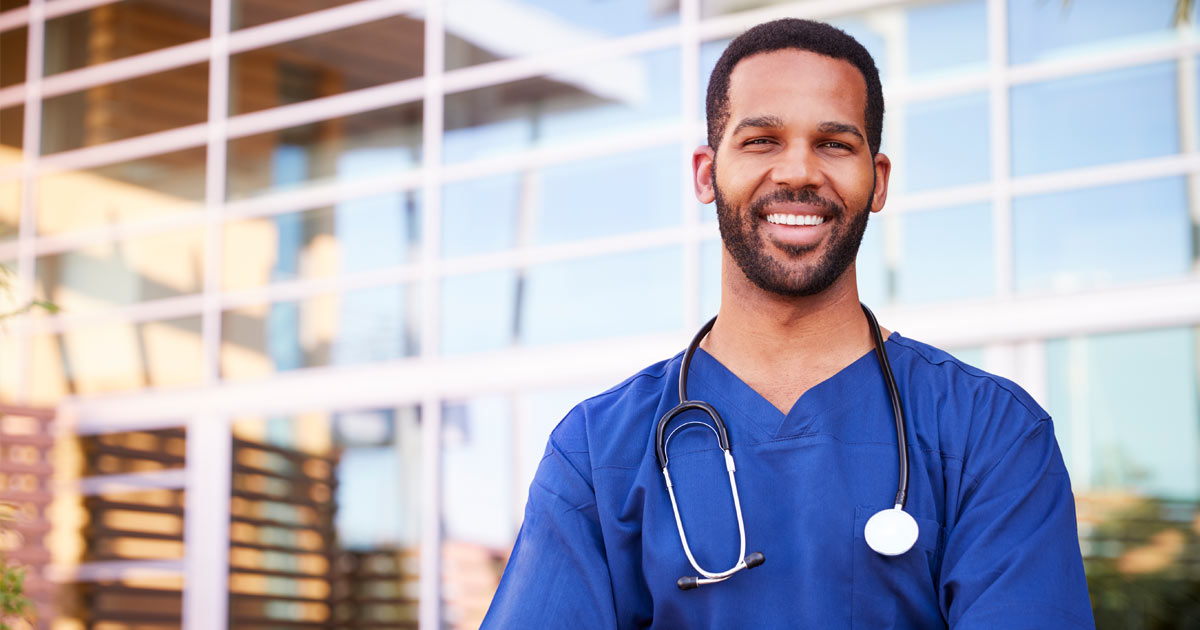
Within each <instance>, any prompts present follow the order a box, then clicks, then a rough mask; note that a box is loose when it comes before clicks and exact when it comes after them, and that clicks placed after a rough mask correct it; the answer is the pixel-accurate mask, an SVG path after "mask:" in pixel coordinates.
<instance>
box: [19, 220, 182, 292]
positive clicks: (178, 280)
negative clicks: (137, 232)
mask: <svg viewBox="0 0 1200 630" xmlns="http://www.w3.org/2000/svg"><path fill="white" fill-rule="evenodd" d="M203 282H204V230H203V229H202V228H193V229H187V230H180V231H173V232H161V233H158V234H151V235H148V236H138V237H135V238H130V239H126V240H123V241H115V242H108V243H99V244H95V245H89V246H86V247H83V248H81V249H76V250H72V251H69V252H64V253H61V254H52V255H49V256H42V257H41V258H38V259H37V291H36V293H37V295H38V298H39V299H48V300H50V301H51V302H53V303H54V304H55V305H57V306H58V307H59V308H61V309H62V310H63V311H66V312H69V313H83V312H88V311H95V310H102V309H105V308H111V307H113V306H119V305H123V304H134V303H137V302H144V301H146V300H157V299H162V298H169V297H176V296H180V295H187V294H191V293H199V292H200V291H202V290H203V288H204V287H203Z"/></svg>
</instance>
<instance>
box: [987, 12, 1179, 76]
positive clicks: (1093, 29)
mask: <svg viewBox="0 0 1200 630" xmlns="http://www.w3.org/2000/svg"><path fill="white" fill-rule="evenodd" d="M1174 15H1175V2H1174V0H1144V1H1141V2H1127V1H1126V0H1090V1H1089V2H1070V3H1065V4H1064V3H1061V2H1042V1H1041V0H1012V1H1011V2H1009V3H1008V49H1009V54H1008V56H1009V60H1010V62H1011V63H1014V64H1018V63H1026V62H1029V61H1037V60H1041V59H1053V58H1059V57H1066V56H1074V55H1085V54H1094V53H1095V52H1097V51H1104V50H1112V49H1113V48H1115V47H1127V46H1134V45H1137V44H1142V43H1149V42H1154V41H1162V40H1165V39H1169V38H1171V37H1173V36H1174V35H1175V29H1174V28H1172V26H1171V18H1172V17H1173V16H1174Z"/></svg>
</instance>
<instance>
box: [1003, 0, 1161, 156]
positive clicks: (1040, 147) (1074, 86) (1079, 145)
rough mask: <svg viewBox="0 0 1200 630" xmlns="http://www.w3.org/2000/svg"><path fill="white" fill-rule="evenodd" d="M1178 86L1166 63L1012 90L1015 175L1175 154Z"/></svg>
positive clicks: (1031, 84)
mask: <svg viewBox="0 0 1200 630" xmlns="http://www.w3.org/2000/svg"><path fill="white" fill-rule="evenodd" d="M1139 10H1143V9H1139ZM1164 15H1166V14H1164ZM1178 82H1179V77H1178V72H1177V71H1176V64H1175V62H1165V63H1156V64H1153V65H1148V66H1139V67H1136V68H1121V69H1118V70H1108V71H1105V72H1099V73H1095V74H1089V75H1085V76H1079V77H1071V78H1067V79H1059V80H1055V81H1047V82H1042V83H1030V84H1028V85H1018V86H1015V87H1013V88H1012V143H1013V146H1012V169H1013V174H1014V175H1031V174H1034V173H1044V172H1046V171H1054V170H1058V169H1064V168H1078V167H1083V166H1093V165H1096V164H1106V163H1109V162H1119V161H1122V160H1136V159H1140V158H1150V157H1158V156H1161V155H1170V154H1172V153H1177V152H1178V151H1179V105H1178V103H1179V98H1178ZM1117 120H1119V121H1121V123H1120V124H1113V121H1117Z"/></svg>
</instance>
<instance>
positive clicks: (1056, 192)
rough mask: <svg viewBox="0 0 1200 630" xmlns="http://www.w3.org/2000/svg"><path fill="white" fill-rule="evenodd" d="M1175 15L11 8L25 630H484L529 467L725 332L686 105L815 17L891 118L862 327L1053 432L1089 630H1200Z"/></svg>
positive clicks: (1, 197) (2, 216)
mask: <svg viewBox="0 0 1200 630" xmlns="http://www.w3.org/2000/svg"><path fill="white" fill-rule="evenodd" d="M1174 13H1175V3H1174V1H1173V0H1147V1H1139V2H1128V1H1125V0H1087V1H1075V2H1061V1H1059V0H947V1H897V0H808V1H799V2H791V3H771V2H765V1H762V0H442V1H441V2H439V1H438V0H428V1H425V0H359V1H357V2H350V1H345V0H211V2H210V1H209V0H0V265H2V266H3V267H4V268H5V269H6V271H5V272H4V273H5V276H4V278H5V280H4V285H5V286H7V287H8V290H7V293H6V294H5V295H4V296H3V297H0V312H8V311H11V310H14V309H20V308H21V307H22V306H23V305H25V304H27V303H29V301H31V300H47V301H50V302H53V303H54V304H56V305H57V306H58V307H59V308H60V309H61V311H60V312H59V313H56V314H55V313H47V312H45V311H42V310H38V309H34V310H32V311H29V312H27V313H24V314H21V315H16V316H10V317H7V318H5V319H4V321H3V322H2V324H0V404H4V405H7V408H6V409H7V411H6V414H7V415H5V416H4V417H2V418H0V499H7V500H9V501H13V502H16V503H18V504H19V505H20V506H21V509H22V511H21V516H22V518H23V519H24V522H23V523H22V522H18V525H17V527H16V530H15V532H16V533H15V537H14V536H12V535H10V536H9V537H8V538H7V539H4V540H0V544H2V545H6V546H7V547H8V548H9V549H10V550H11V551H10V554H12V555H11V556H10V557H11V558H12V559H13V560H14V561H21V562H25V563H28V564H30V565H31V566H33V567H34V573H33V574H32V575H31V576H30V582H31V589H32V590H33V591H35V594H36V595H37V597H38V598H39V601H40V602H41V608H40V610H41V617H40V619H39V622H38V624H39V625H40V626H42V627H54V628H64V629H65V628H105V629H113V630H115V629H118V628H129V629H133V628H137V629H147V630H148V629H150V628H169V627H180V626H181V625H182V626H184V627H186V628H189V629H198V628H224V627H226V626H229V627H238V628H267V627H280V628H283V627H287V628H300V627H311V628H335V627H336V628H384V627H396V628H405V627H408V628H412V627H417V625H418V623H419V625H420V627H423V628H472V627H477V626H478V624H479V622H480V620H481V619H482V616H483V613H484V611H485V610H486V607H487V604H488V602H489V600H490V598H491V596H492V593H493V592H494V589H495V587H496V584H497V581H498V577H499V574H500V572H501V570H502V569H503V566H504V563H505V560H506V558H507V555H508V552H509V549H510V547H511V545H512V541H513V539H514V537H515V535H516V532H517V529H518V527H519V526H520V522H521V517H522V506H523V504H524V499H525V494H526V488H527V486H528V484H529V481H530V479H531V478H532V475H533V472H534V470H535V468H536V466H537V463H538V460H539V459H540V456H541V454H542V449H543V446H544V443H545V439H546V436H547V434H548V433H549V431H550V429H551V428H552V427H553V426H554V425H555V424H556V423H557V422H558V420H559V419H560V418H561V417H562V416H563V414H564V413H565V412H566V411H567V410H568V409H569V408H570V407H571V406H572V405H573V404H574V403H576V402H578V401H579V400H581V399H582V398H585V397H587V396H589V395H592V394H595V393H598V392H600V391H603V390H604V389H606V388H607V387H608V386H610V385H612V384H615V383H616V382H618V381H620V380H622V379H623V378H624V377H625V376H627V375H628V374H630V373H632V372H634V371H636V370H637V369H639V368H641V367H643V366H644V365H646V364H649V363H651V362H654V361H657V360H659V359H662V358H665V357H667V356H670V355H673V354H675V353H676V352H678V351H679V350H680V349H681V348H682V347H683V345H684V344H685V343H686V341H687V339H688V338H689V337H690V336H691V334H692V332H693V331H694V330H695V329H696V328H697V327H698V326H699V324H700V323H701V322H702V321H703V320H704V319H706V318H707V317H709V316H711V315H712V314H713V313H715V312H716V310H717V307H718V303H719V293H718V289H719V287H718V267H719V251H720V244H719V241H718V235H717V229H716V222H715V212H714V210H713V208H712V207H711V206H708V207H705V206H700V205H699V204H697V203H696V201H695V199H694V197H693V195H692V192H691V185H690V180H689V174H688V162H689V160H688V156H689V155H690V152H691V150H692V148H693V147H694V146H695V145H697V144H699V143H702V142H703V116H704V108H703V92H704V88H705V85H706V83H707V75H708V72H709V71H710V69H711V67H712V66H713V64H714V63H715V61H716V58H717V57H718V55H719V54H720V52H721V50H722V49H723V48H724V46H725V45H726V44H727V42H728V41H729V40H730V39H731V38H732V37H733V36H735V35H736V34H738V33H740V32H741V31H743V30H744V29H746V28H748V27H749V26H751V25H753V24H756V23H758V22H761V21H764V20H767V19H771V18H775V17H781V16H800V17H812V18H818V19H825V20H830V21H832V22H833V23H835V24H837V25H838V26H840V27H842V28H844V29H846V30H847V31H849V32H850V33H851V34H853V35H854V36H856V37H857V38H859V40H860V41H862V42H863V43H864V44H865V45H866V46H867V47H868V48H869V49H870V50H871V52H872V53H873V54H874V56H875V59H876V61H877V63H878V64H879V66H880V69H881V74H882V76H883V80H884V88H885V91H886V96H887V107H888V111H887V120H886V124H885V129H884V142H883V145H884V146H883V150H884V151H885V152H886V153H888V154H889V155H891V156H892V158H893V163H894V165H895V170H894V173H893V179H892V194H891V195H890V200H889V203H888V207H887V209H886V210H885V212H883V213H882V214H881V215H878V216H876V217H874V218H873V219H872V222H871V224H870V226H869V228H868V231H867V236H866V239H865V241H864V244H863V249H862V253H861V255H860V258H859V264H858V273H859V278H860V285H861V290H862V295H863V299H864V300H865V301H866V302H867V303H868V304H870V305H872V306H873V307H875V308H876V312H877V313H879V315H880V319H881V320H882V322H883V323H884V324H885V325H886V326H888V327H889V328H892V329H895V330H899V331H900V332H902V333H904V334H906V335H908V336H911V337H916V338H919V339H922V340H924V341H927V342H930V343H933V344H935V345H940V346H942V347H945V348H946V349H948V350H950V351H951V352H953V353H955V354H956V355H957V356H959V357H960V358H962V359H964V360H966V361H967V362H969V363H973V364H976V365H979V366H982V367H984V368H985V369H988V370H991V371H994V372H997V373H999V374H1002V375H1005V376H1008V377H1010V378H1013V379H1014V380H1016V381H1017V382H1019V383H1020V384H1022V385H1023V386H1024V387H1025V388H1026V389H1028V390H1029V391H1030V392H1031V393H1032V394H1033V395H1034V397H1035V398H1036V399H1037V400H1038V401H1039V402H1041V403H1042V404H1043V405H1044V406H1045V407H1046V408H1047V409H1048V410H1049V411H1050V412H1051V413H1052V414H1053V416H1054V418H1055V423H1056V429H1057V432H1058V438H1059V442H1060V445H1061V446H1062V450H1063V453H1064V456H1065V458H1066V460H1067V463H1068V466H1069V468H1070V471H1071V476H1072V482H1073V484H1074V489H1075V493H1076V499H1077V508H1078V513H1079V519H1080V535H1081V540H1082V545H1083V550H1084V554H1085V556H1086V561H1087V565H1088V570H1089V575H1090V579H1091V585H1092V590H1093V600H1094V605H1095V607H1096V610H1097V613H1098V621H1099V622H1100V625H1101V627H1102V628H1173V627H1180V628H1183V627H1200V576H1198V574H1200V512H1198V511H1197V499H1198V498H1200V376H1198V374H1200V367H1198V364H1200V335H1198V334H1197V327H1198V325H1200V254H1198V250H1200V227H1198V225H1200V188H1198V187H1197V185H1198V183H1200V180H1198V177H1200V152H1198V142H1200V135H1198V134H1200V131H1198V128H1200V107H1198V105H1197V103H1198V101H1200V67H1198V66H1197V55H1198V54H1200V37H1198V33H1197V31H1196V27H1195V26H1193V25H1192V24H1188V23H1185V24H1182V25H1176V24H1175V22H1174ZM18 407H20V408H18ZM647 421H648V422H649V421H650V419H647ZM881 422H882V420H881ZM648 426H649V425H648ZM51 476H52V477H53V479H48V478H49V477H51ZM43 546H44V550H42V549H43Z"/></svg>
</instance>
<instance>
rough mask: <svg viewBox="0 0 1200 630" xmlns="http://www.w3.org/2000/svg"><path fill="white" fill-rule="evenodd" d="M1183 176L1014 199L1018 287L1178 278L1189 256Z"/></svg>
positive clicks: (1057, 288) (1056, 287)
mask: <svg viewBox="0 0 1200 630" xmlns="http://www.w3.org/2000/svg"><path fill="white" fill-rule="evenodd" d="M1192 229H1193V228H1192V222H1191V219H1190V218H1189V217H1188V203H1187V184H1186V181H1185V180H1184V179H1183V178H1182V177H1170V178H1165V179H1153V180H1147V181H1140V182H1132V183H1128V184H1115V185H1111V186H1104V187H1102V188H1089V189H1085V190H1072V191H1066V192H1060V193H1050V194H1045V195H1037V196H1032V197H1019V198H1017V199H1014V200H1013V251H1014V252H1015V254H1016V256H1015V260H1014V265H1015V267H1014V274H1013V275H1014V278H1013V281H1014V284H1015V287H1016V289H1017V290H1018V291H1077V290H1081V289H1090V288H1095V287H1104V286H1111V285H1118V284H1127V283H1131V282H1140V281H1147V280H1155V279H1160V278H1169V277H1172V276H1179V275H1182V274H1185V273H1187V272H1188V270H1189V269H1190V267H1191V262H1192V243H1191V236H1190V233H1191V230H1192Z"/></svg>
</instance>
